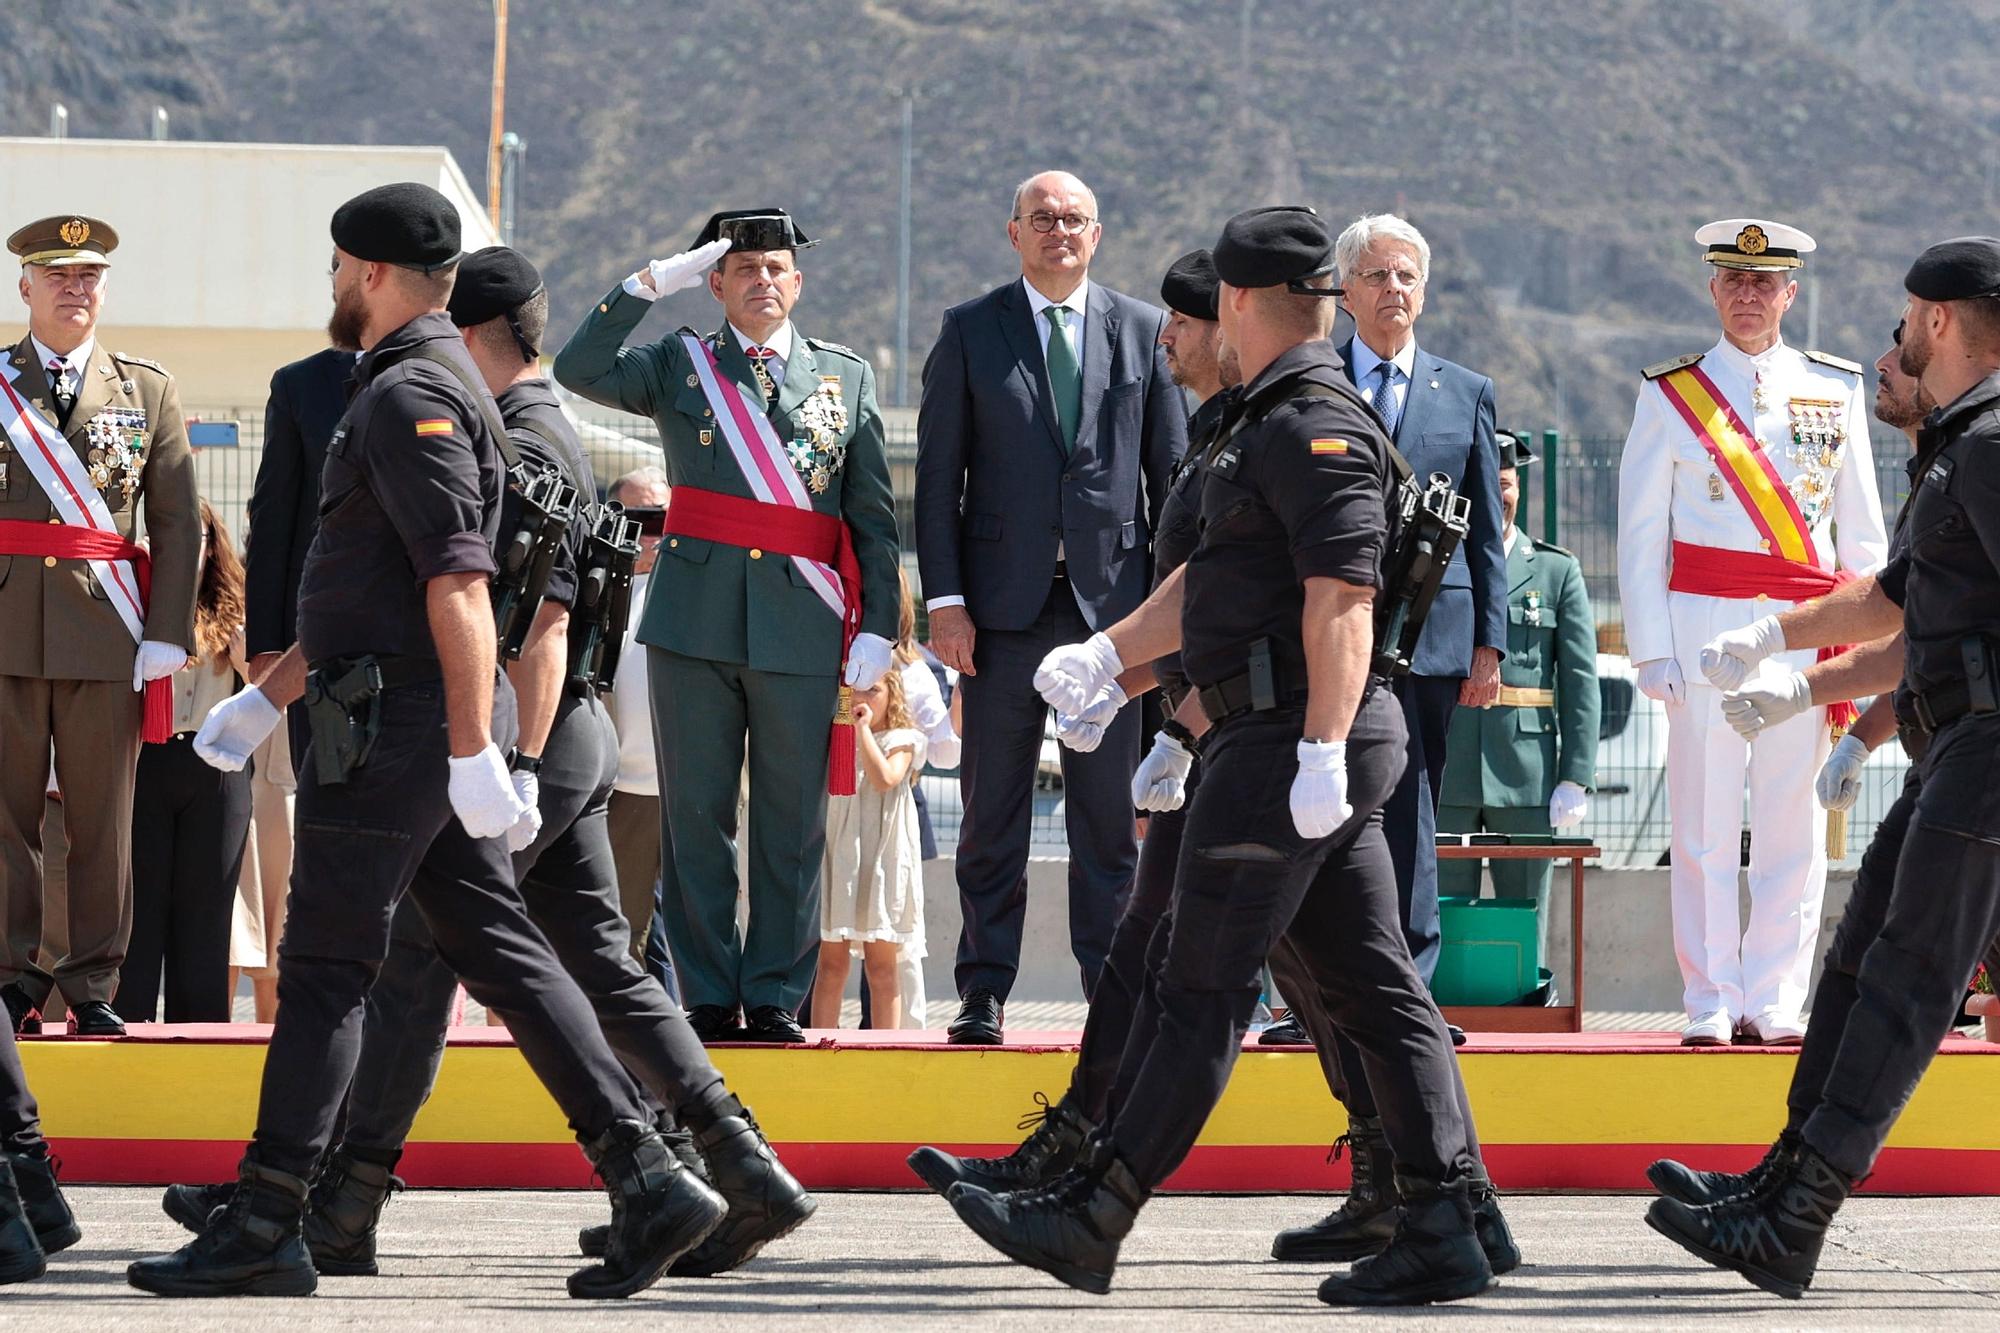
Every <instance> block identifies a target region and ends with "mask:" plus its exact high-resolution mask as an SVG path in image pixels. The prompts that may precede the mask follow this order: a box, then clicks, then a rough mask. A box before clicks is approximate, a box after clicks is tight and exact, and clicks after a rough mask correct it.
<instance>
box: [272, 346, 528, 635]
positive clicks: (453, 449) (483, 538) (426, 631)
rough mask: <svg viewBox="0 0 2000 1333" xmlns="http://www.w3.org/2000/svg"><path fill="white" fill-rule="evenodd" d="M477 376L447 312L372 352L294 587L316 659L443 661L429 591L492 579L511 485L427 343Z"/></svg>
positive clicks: (482, 423) (302, 628) (468, 400)
mask: <svg viewBox="0 0 2000 1333" xmlns="http://www.w3.org/2000/svg"><path fill="white" fill-rule="evenodd" d="M427 344H428V345H432V346H436V347H438V348H441V349H442V350H443V351H444V352H445V354H446V355H448V356H452V357H454V358H455V359H458V360H461V361H462V362H463V363H464V366H465V369H466V371H467V372H468V373H469V374H470V375H471V376H472V382H473V383H474V384H478V383H479V374H478V371H477V370H475V369H474V368H473V366H472V360H471V358H470V357H469V356H468V355H467V354H466V351H465V344H464V342H463V341H462V340H461V339H460V338H459V334H458V330H457V329H455V328H453V327H452V324H451V321H450V320H449V319H448V318H446V317H445V315H444V314H443V313H441V312H440V313H436V314H427V315H419V316H418V317H417V318H415V319H413V320H411V321H410V322H409V323H407V324H405V325H403V326H402V327H401V328H399V329H397V330H396V331H395V332H393V333H390V334H389V335H387V336H386V337H384V338H383V339H382V340H381V341H380V342H378V343H376V345H375V346H374V347H372V348H370V349H369V350H368V353H367V355H365V356H363V357H362V358H361V361H360V363H359V364H358V365H357V366H356V367H355V372H354V376H355V383H356V385H357V386H358V387H357V388H356V390H355V394H354V397H353V399H352V400H351V401H350V402H349V403H348V405H347V413H346V415H345V416H343V417H342V418H341V420H340V425H339V426H338V427H337V428H336V429H335V430H334V433H333V438H332V440H331V441H329V442H328V444H327V450H326V470H325V471H324V473H322V475H321V480H320V509H319V528H318V531H317V532H316V533H315V534H314V537H313V543H312V547H311V549H310V550H309V551H308V552H307V553H306V564H305V572H304V575H303V577H302V579H301V580H300V585H299V644H300V646H301V648H302V650H303V651H304V653H305V655H306V660H307V661H309V662H318V661H323V660H325V659H326V658H329V657H347V656H352V655H355V654H357V653H370V652H372V653H387V654H394V655H398V656H407V657H436V656H437V647H436V645H435V643H434V642H433V641H432V639H431V631H430V619H429V615H428V613H427V611H426V609H425V604H424V585H425V584H426V583H428V582H429V581H430V580H431V579H434V578H437V577H439V576H440V575H444V574H488V575H490V574H492V573H493V571H494V569H495V565H494V560H493V548H494V544H495V542H496V541H497V540H498V538H499V535H500V495H501V492H502V491H503V490H504V489H505V485H504V474H503V471H502V467H501V460H500V451H499V448H498V446H496V445H495V443H494V441H493V437H492V433H491V432H490V431H489V430H488V428H487V425H486V418H485V416H484V415H483V414H482V413H481V411H480V409H479V406H478V403H477V402H476V401H475V400H474V399H473V397H472V395H471V394H470V393H469V392H468V391H467V389H466V387H465V386H464V385H463V384H461V383H460V382H459V381H458V379H457V378H455V377H454V376H453V375H452V374H451V372H450V371H448V370H446V369H445V368H444V367H442V366H438V365H434V364H432V363H431V362H428V361H423V360H418V359H415V358H412V357H411V356H410V353H411V352H412V351H413V350H415V349H417V348H419V347H422V346H425V345H427Z"/></svg>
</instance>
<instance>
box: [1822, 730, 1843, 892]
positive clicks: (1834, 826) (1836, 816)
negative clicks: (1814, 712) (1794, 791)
mask: <svg viewBox="0 0 2000 1333" xmlns="http://www.w3.org/2000/svg"><path fill="white" fill-rule="evenodd" d="M1846 734H1847V728H1846V727H1835V728H1833V732H1832V736H1833V743H1834V744H1835V745H1838V744H1840V738H1841V737H1842V736H1845V735H1846ZM1846 859H1847V811H1845V810H1829V811H1827V812H1826V860H1827V864H1828V865H1832V864H1833V863H1834V862H1836V861H1844V860H1846Z"/></svg>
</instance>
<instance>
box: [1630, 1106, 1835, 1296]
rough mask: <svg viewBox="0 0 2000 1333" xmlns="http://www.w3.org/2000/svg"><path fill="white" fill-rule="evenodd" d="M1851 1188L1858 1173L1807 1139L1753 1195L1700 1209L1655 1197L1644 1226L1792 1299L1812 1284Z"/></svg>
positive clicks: (1683, 1247) (1766, 1175)
mask: <svg viewBox="0 0 2000 1333" xmlns="http://www.w3.org/2000/svg"><path fill="white" fill-rule="evenodd" d="M1853 1189H1854V1177H1853V1176H1850V1175H1848V1174H1847V1173H1846V1172H1844V1171H1842V1170H1840V1169H1839V1168H1837V1167H1835V1166H1834V1165H1833V1164H1832V1163H1830V1162H1828V1161H1827V1160H1826V1159H1825V1158H1824V1157H1821V1156H1820V1155H1819V1154H1818V1153H1816V1152H1814V1151H1813V1150H1812V1149H1811V1148H1810V1147H1808V1146H1807V1145H1806V1144H1804V1143H1803V1142H1802V1143H1800V1144H1799V1146H1798V1149H1797V1151H1796V1152H1794V1153H1793V1154H1792V1155H1791V1156H1790V1157H1789V1158H1788V1159H1787V1160H1785V1161H1784V1162H1782V1163H1779V1164H1777V1165H1775V1166H1773V1167H1772V1168H1771V1169H1770V1170H1769V1171H1768V1172H1766V1173H1765V1176H1764V1181H1763V1184H1762V1185H1761V1186H1760V1187H1759V1189H1758V1190H1757V1192H1756V1193H1755V1194H1745V1195H1739V1196H1737V1197H1736V1198H1733V1199H1724V1200H1723V1201H1722V1202H1720V1203H1712V1204H1707V1205H1695V1206H1690V1205H1688V1204H1685V1203H1682V1202H1681V1201H1680V1200H1678V1199H1655V1200H1653V1202H1652V1206H1651V1207H1649V1208H1647V1209H1646V1224H1647V1225H1648V1226H1650V1227H1652V1228H1653V1230H1655V1231H1657V1232H1659V1233H1660V1234H1661V1235H1662V1236H1665V1237H1666V1238H1667V1239H1669V1240H1671V1241H1673V1242H1674V1243H1675V1244H1677V1245H1679V1246H1680V1247H1681V1248H1682V1249H1684V1250H1686V1251H1687V1252H1688V1253H1689V1254H1692V1255H1694V1256H1696V1257H1697V1258H1700V1259H1706V1260H1707V1261H1708V1262H1709V1263H1712V1264H1714V1265H1715V1266H1716V1267H1717V1268H1727V1269H1730V1270H1732V1271H1734V1272H1738V1273H1741V1274H1742V1275H1743V1276H1744V1277H1746V1278H1749V1279H1750V1281H1752V1282H1753V1283H1755V1284H1756V1285H1758V1286H1760V1287H1762V1288H1763V1289H1764V1290H1765V1291H1769V1292H1774V1293H1776V1294H1777V1295H1780V1296H1783V1297H1785V1298H1786V1299H1787V1300H1794V1301H1795V1300H1797V1299H1798V1298H1799V1297H1801V1296H1803V1295H1805V1292H1806V1288H1807V1287H1810V1286H1811V1285H1812V1280H1813V1272H1814V1270H1815V1269H1817V1268H1818V1267H1819V1251H1820V1246H1821V1245H1822V1244H1824V1243H1825V1241H1826V1230H1827V1227H1829V1226H1830V1225H1832V1223H1833V1215H1834V1214H1835V1213H1836V1212H1838V1211H1840V1205H1841V1204H1842V1203H1844V1202H1846V1201H1847V1196H1848V1194H1849V1193H1851V1192H1852V1191H1853Z"/></svg>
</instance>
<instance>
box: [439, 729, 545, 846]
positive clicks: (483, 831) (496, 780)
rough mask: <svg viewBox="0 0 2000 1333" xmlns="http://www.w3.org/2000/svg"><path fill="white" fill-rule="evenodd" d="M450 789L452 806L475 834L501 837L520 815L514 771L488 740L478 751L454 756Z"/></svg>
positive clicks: (467, 828) (459, 817)
mask: <svg viewBox="0 0 2000 1333" xmlns="http://www.w3.org/2000/svg"><path fill="white" fill-rule="evenodd" d="M447 790H448V792H449V794H450V796H451V808H452V811H453V813H455V814H456V815H457V816H458V822H459V823H461V824H463V825H465V831H466V832H467V833H470V834H471V835H472V836H473V837H475V838H497V837H499V836H500V835H501V834H503V833H505V832H506V831H507V830H508V829H510V828H512V827H514V823H515V821H516V820H518V819H520V817H521V812H522V810H524V809H526V808H527V807H525V806H523V805H522V804H521V798H520V797H518V796H516V795H515V794H514V782H513V775H512V774H511V773H509V772H508V771H507V760H506V759H505V758H504V757H503V756H502V755H501V753H500V749H499V747H498V746H496V745H494V744H493V743H492V742H491V741H488V742H487V744H486V748H485V749H483V750H481V751H480V752H479V753H478V754H469V755H466V756H465V757H464V758H462V759H461V758H459V757H458V756H457V755H453V756H452V758H451V781H450V783H449V784H448V787H447Z"/></svg>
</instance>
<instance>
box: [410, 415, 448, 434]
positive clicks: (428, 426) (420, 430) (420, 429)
mask: <svg viewBox="0 0 2000 1333" xmlns="http://www.w3.org/2000/svg"><path fill="white" fill-rule="evenodd" d="M417 434H419V435H449V434H451V418H450V417H430V418H427V419H426V420H423V421H419V422H418V423H417Z"/></svg>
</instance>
